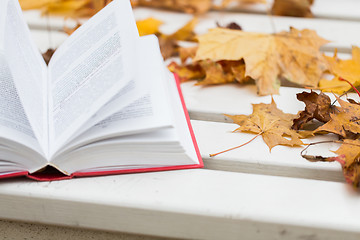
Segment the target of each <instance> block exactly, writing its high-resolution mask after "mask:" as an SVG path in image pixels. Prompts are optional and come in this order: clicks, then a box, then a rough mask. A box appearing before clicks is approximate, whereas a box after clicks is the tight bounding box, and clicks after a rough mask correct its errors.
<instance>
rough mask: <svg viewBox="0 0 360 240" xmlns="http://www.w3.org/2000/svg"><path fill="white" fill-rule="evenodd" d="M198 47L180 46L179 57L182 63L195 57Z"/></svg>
mask: <svg viewBox="0 0 360 240" xmlns="http://www.w3.org/2000/svg"><path fill="white" fill-rule="evenodd" d="M197 49H198V46H194V47H187V48H184V47H181V48H179V57H180V60H181V62H182V63H185V62H186V60H187V59H189V58H191V59H192V58H194V57H195V55H196V51H197Z"/></svg>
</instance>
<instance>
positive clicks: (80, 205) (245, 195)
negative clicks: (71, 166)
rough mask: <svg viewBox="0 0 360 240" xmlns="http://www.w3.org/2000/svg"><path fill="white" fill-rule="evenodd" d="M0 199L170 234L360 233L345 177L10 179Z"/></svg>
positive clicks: (40, 215)
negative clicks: (339, 179)
mask: <svg viewBox="0 0 360 240" xmlns="http://www.w3.org/2000/svg"><path fill="white" fill-rule="evenodd" d="M185 179H186V181H184V180H185ZM0 203H1V204H0V212H1V217H2V218H3V219H12V220H21V221H31V222H37V223H47V224H57V225H64V226H73V227H84V228H91V229H102V230H109V231H122V232H130V233H138V234H151V235H157V236H167V237H185V238H195V239H222V237H224V236H226V239H239V237H240V236H241V237H242V238H244V239H268V237H269V236H272V237H273V238H280V237H286V239H302V238H310V236H313V235H315V236H316V239H340V238H341V239H358V238H359V237H360V222H359V221H357V217H358V213H359V212H360V201H359V196H358V195H354V193H353V192H352V191H351V190H350V189H348V187H347V186H346V185H345V184H343V183H336V182H327V181H317V180H305V179H296V178H286V177H274V176H264V175H252V174H242V173H231V172H223V171H211V170H201V169H195V170H182V171H171V172H158V173H143V174H128V175H119V176H107V177H94V178H83V179H73V180H70V181H58V182H50V183H49V182H42V183H41V182H40V183H39V182H33V181H30V180H29V181H27V180H19V179H18V180H8V181H3V182H2V184H1V185H0ZM345 220H346V221H345Z"/></svg>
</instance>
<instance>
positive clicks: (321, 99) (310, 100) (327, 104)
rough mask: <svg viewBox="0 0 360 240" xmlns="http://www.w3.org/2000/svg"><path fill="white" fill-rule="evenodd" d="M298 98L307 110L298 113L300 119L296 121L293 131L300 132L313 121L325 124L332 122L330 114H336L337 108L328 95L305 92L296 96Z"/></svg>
mask: <svg viewBox="0 0 360 240" xmlns="http://www.w3.org/2000/svg"><path fill="white" fill-rule="evenodd" d="M296 97H297V99H298V100H299V101H302V102H304V103H305V110H304V111H301V112H300V113H298V115H299V117H298V118H296V119H294V121H293V125H292V129H295V130H299V129H301V128H302V126H304V124H305V123H307V122H309V121H311V120H313V119H317V120H319V121H320V122H324V123H326V122H328V121H329V120H330V113H333V112H334V108H335V107H334V106H333V105H332V104H331V100H330V98H329V97H328V96H327V95H326V94H324V93H322V92H320V94H318V93H316V92H313V91H311V92H305V91H304V92H302V93H298V94H296Z"/></svg>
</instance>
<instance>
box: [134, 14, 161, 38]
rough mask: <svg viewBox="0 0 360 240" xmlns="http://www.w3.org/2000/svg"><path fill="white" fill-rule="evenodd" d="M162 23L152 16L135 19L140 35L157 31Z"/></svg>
mask: <svg viewBox="0 0 360 240" xmlns="http://www.w3.org/2000/svg"><path fill="white" fill-rule="evenodd" d="M162 24H163V22H162V21H160V20H158V19H156V18H152V17H150V18H146V19H143V20H138V21H136V26H137V29H138V31H139V35H140V36H144V35H150V34H156V33H159V27H160V26H161V25H162Z"/></svg>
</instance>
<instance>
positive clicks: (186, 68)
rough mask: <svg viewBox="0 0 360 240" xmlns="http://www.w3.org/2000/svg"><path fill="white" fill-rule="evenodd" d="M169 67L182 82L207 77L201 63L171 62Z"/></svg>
mask: <svg viewBox="0 0 360 240" xmlns="http://www.w3.org/2000/svg"><path fill="white" fill-rule="evenodd" d="M168 69H169V70H170V71H171V72H173V73H176V74H177V75H178V76H179V79H180V81H181V82H186V81H189V80H192V79H200V78H204V77H205V72H204V70H203V69H202V67H201V66H200V65H199V64H188V65H179V64H177V63H176V62H171V63H170V64H169V65H168Z"/></svg>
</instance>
